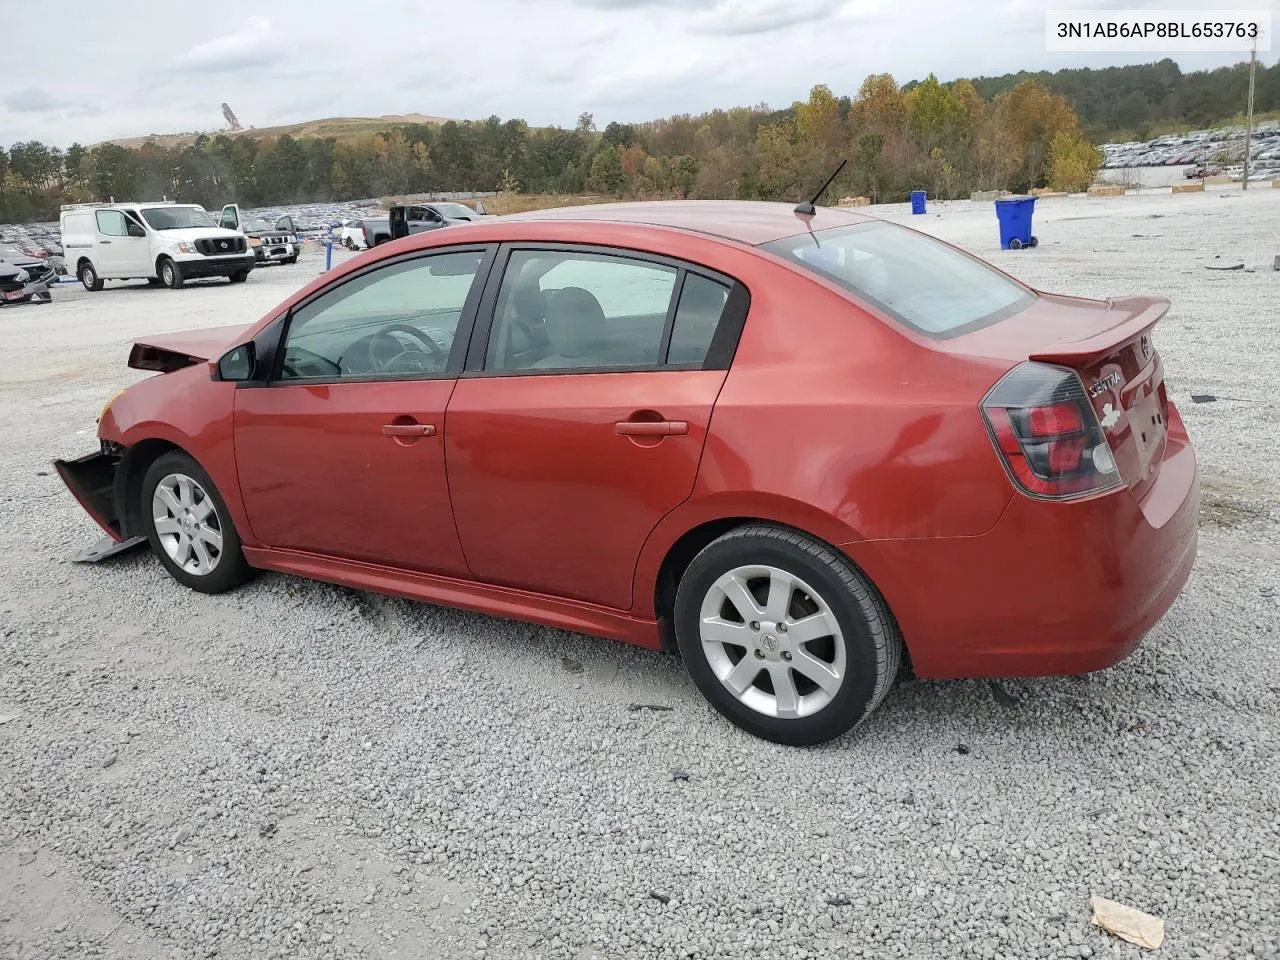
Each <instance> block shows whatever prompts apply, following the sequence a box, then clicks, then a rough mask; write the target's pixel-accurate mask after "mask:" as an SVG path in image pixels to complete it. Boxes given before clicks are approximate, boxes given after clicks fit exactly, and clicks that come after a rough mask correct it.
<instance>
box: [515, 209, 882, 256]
mask: <svg viewBox="0 0 1280 960" xmlns="http://www.w3.org/2000/svg"><path fill="white" fill-rule="evenodd" d="M502 219H503V220H592V221H597V222H613V223H635V224H645V225H651V226H661V227H676V228H678V229H683V230H692V231H695V232H697V233H708V234H712V235H714V236H718V237H724V238H726V239H729V240H737V241H739V242H740V243H749V244H751V245H752V246H757V245H759V244H762V243H769V242H770V241H773V240H781V239H782V238H783V237H793V236H795V235H796V234H798V233H807V232H808V231H810V230H825V229H828V228H830V227H845V226H852V225H854V224H858V223H866V222H867V221H869V220H873V219H875V218H874V217H869V216H866V215H865V214H860V213H853V212H851V211H848V210H840V209H836V208H834V207H818V208H817V212H816V213H815V214H814V215H813V216H810V217H805V216H801V215H799V214H797V213H796V212H795V205H794V204H791V203H775V202H771V201H763V200H642V201H637V202H631V203H626V202H624V203H592V204H583V205H581V206H576V207H556V208H554V209H550V210H530V211H529V212H527V213H513V214H508V215H507V216H505V217H503V218H502Z"/></svg>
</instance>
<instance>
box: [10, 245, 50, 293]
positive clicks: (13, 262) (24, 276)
mask: <svg viewBox="0 0 1280 960" xmlns="http://www.w3.org/2000/svg"><path fill="white" fill-rule="evenodd" d="M10 249H16V248H10ZM16 252H17V257H14V258H10V256H9V255H8V254H7V253H6V246H5V245H3V244H0V307H10V306H14V305H16V304H19V303H50V302H52V300H53V295H52V294H51V293H50V292H49V282H50V281H51V280H52V276H51V275H50V276H49V277H47V278H45V277H44V276H43V275H41V277H39V278H38V277H36V276H34V275H32V273H31V272H30V270H29V269H28V266H27V265H26V264H25V262H24V261H26V259H27V258H26V255H25V254H23V253H22V251H20V250H18V251H16Z"/></svg>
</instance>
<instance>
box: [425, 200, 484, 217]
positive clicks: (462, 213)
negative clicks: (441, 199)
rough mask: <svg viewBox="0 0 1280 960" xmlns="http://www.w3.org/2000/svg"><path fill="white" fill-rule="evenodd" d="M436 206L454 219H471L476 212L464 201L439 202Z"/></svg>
mask: <svg viewBox="0 0 1280 960" xmlns="http://www.w3.org/2000/svg"><path fill="white" fill-rule="evenodd" d="M435 208H436V209H437V210H439V211H440V213H441V214H442V215H444V216H446V217H450V218H452V219H454V220H470V219H471V218H472V217H474V216H475V215H476V212H475V211H474V210H472V209H471V208H470V207H468V206H467V205H466V204H464V203H437V204H435Z"/></svg>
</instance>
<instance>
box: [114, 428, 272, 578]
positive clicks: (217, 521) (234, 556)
mask: <svg viewBox="0 0 1280 960" xmlns="http://www.w3.org/2000/svg"><path fill="white" fill-rule="evenodd" d="M172 476H182V477H186V478H189V479H190V480H194V481H195V483H196V484H198V485H199V486H200V487H201V488H202V491H203V493H204V494H207V496H208V499H209V500H210V501H212V503H213V509H212V511H211V513H210V516H211V517H212V518H213V521H214V522H213V523H212V524H208V525H209V526H213V527H215V528H216V531H217V532H218V533H220V534H221V537H222V549H221V551H220V552H219V553H218V556H217V560H216V563H215V564H214V565H213V566H212V568H211V569H210V570H209V571H208V572H206V573H200V572H193V571H191V570H188V569H185V568H184V567H183V566H180V565H179V564H178V563H177V562H175V560H174V558H173V557H171V556H170V555H169V551H168V549H167V548H166V546H165V544H164V543H162V542H161V540H160V537H161V533H160V532H158V531H157V530H156V517H155V512H156V511H155V509H153V505H152V501H153V499H154V498H155V495H156V487H158V486H159V485H160V484H161V482H162V481H165V480H166V478H168V477H172ZM200 499H201V500H202V499H203V497H201V498H200ZM193 500H195V498H194V497H193ZM195 502H197V503H198V502H199V501H195ZM139 509H140V512H141V516H142V525H143V529H144V530H145V532H146V535H147V540H148V541H150V543H151V550H152V552H153V553H154V554H155V555H156V556H157V557H159V558H160V563H161V565H162V566H163V567H164V568H165V570H167V571H168V572H169V576H171V577H173V579H175V580H177V581H178V582H179V583H181V584H182V585H183V586H186V587H190V588H191V589H192V590H198V591H199V592H201V593H224V592H226V591H227V590H232V589H234V588H235V587H238V586H240V585H241V584H242V583H245V582H247V581H248V580H250V579H252V578H253V576H254V575H255V572H256V571H254V569H253V568H252V567H250V566H249V564H248V562H247V561H246V560H245V558H244V551H243V550H242V549H241V547H240V536H239V534H237V533H236V528H235V525H234V524H233V523H232V521H231V514H230V513H229V512H228V511H227V505H226V503H224V502H223V499H222V496H221V495H220V494H219V493H218V489H217V487H215V486H214V485H213V481H212V480H211V479H209V475H208V474H207V473H205V471H204V468H202V467H201V466H200V464H198V463H196V461H195V460H193V459H192V458H191V457H190V456H188V455H187V454H185V453H182V452H181V451H177V450H175V451H172V452H170V453H166V454H163V455H162V456H160V457H157V458H156V460H155V462H154V463H152V464H151V466H150V467H148V468H147V472H146V474H145V475H144V476H143V478H142V503H141V504H140V505H139ZM207 521H208V518H207V517H206V523H207ZM204 549H205V551H206V553H208V550H209V547H208V545H206V546H205V548H204Z"/></svg>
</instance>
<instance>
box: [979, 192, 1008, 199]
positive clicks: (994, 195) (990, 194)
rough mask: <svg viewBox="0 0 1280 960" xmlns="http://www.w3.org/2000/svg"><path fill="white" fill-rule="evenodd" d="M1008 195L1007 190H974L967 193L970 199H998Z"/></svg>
mask: <svg viewBox="0 0 1280 960" xmlns="http://www.w3.org/2000/svg"><path fill="white" fill-rule="evenodd" d="M1008 195H1009V191H1008V190H975V191H973V193H971V194H969V199H970V200H999V199H1000V198H1001V197H1005V196H1008Z"/></svg>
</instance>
